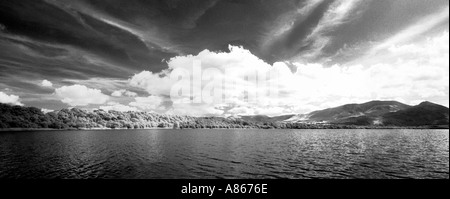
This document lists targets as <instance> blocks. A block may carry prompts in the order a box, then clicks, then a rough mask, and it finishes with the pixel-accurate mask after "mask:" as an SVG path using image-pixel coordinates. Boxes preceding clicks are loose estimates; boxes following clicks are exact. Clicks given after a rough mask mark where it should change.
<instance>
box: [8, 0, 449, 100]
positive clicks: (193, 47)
mask: <svg viewBox="0 0 450 199" xmlns="http://www.w3.org/2000/svg"><path fill="white" fill-rule="evenodd" d="M317 2H319V3H318V4H317V5H315V6H312V7H311V8H310V9H311V10H310V11H308V12H306V13H300V10H302V9H303V8H305V7H308V6H309V5H310V4H312V3H314V1H311V0H283V1H280V0H126V1H125V0H78V1H73V0H14V1H6V0H3V1H0V48H1V52H0V85H2V86H4V87H9V88H11V89H15V90H22V91H23V92H31V93H44V92H45V91H42V90H40V89H37V88H36V87H33V86H32V85H29V84H24V83H23V82H20V81H18V79H28V80H42V79H48V80H51V81H52V82H56V83H60V84H61V85H64V84H66V83H65V82H66V81H67V80H68V81H69V82H72V80H75V81H76V80H89V79H93V78H99V79H101V78H104V79H122V80H126V79H128V78H129V77H130V76H132V75H133V74H135V73H139V72H141V71H143V70H149V71H152V72H159V71H161V70H164V69H166V68H167V65H166V63H164V62H163V60H169V59H170V58H172V57H174V56H178V55H187V54H197V53H199V52H201V51H203V50H205V49H209V50H212V51H227V50H228V45H230V44H231V45H240V46H243V47H244V48H246V49H249V50H250V51H251V52H252V53H253V54H255V55H256V56H258V57H260V58H261V59H263V60H265V61H266V62H268V63H274V62H277V61H283V62H286V63H288V61H299V60H298V58H299V57H300V58H301V59H302V60H301V61H304V62H314V61H323V60H327V61H328V62H329V63H342V62H346V61H349V60H351V59H353V58H354V57H355V56H359V53H361V52H362V51H364V50H365V49H364V46H365V45H367V43H370V42H372V41H378V40H382V39H386V38H388V37H390V36H392V35H393V34H395V33H396V32H399V31H401V30H402V29H404V28H406V27H408V26H409V25H411V24H412V23H414V22H415V21H417V20H418V19H421V18H422V17H424V16H426V15H429V14H432V13H434V12H437V11H438V10H439V9H441V8H442V7H448V4H449V3H448V0H431V1H425V0H395V1H394V0H367V1H364V3H362V4H361V5H359V4H358V5H357V6H356V8H355V9H354V10H352V11H351V13H352V14H351V15H349V16H350V18H351V19H345V20H343V21H342V22H340V23H336V25H335V26H333V27H332V28H329V29H327V30H326V31H323V32H320V34H318V35H316V36H313V37H308V36H310V35H311V33H312V32H313V31H314V30H316V29H317V28H318V26H319V25H320V24H321V23H323V22H324V21H323V20H325V19H324V15H325V14H326V13H327V12H328V11H329V10H330V9H331V8H332V6H333V5H334V4H336V3H339V2H346V1H340V0H324V1H317ZM325 22H326V21H325ZM283 23H287V24H290V27H289V28H288V29H286V30H284V32H283V33H282V34H279V35H277V34H273V32H277V31H279V30H280V29H281V27H282V25H283ZM330 23H334V22H333V21H331V22H330ZM280 24H281V25H280ZM442 26H445V27H446V28H445V29H448V23H447V24H443V25H442ZM323 38H326V39H328V40H329V41H327V43H325V44H324V46H323V47H320V48H318V47H317V44H318V42H320V41H317V40H320V39H323ZM312 51H314V52H315V51H317V52H318V53H316V54H314V55H312V56H310V57H305V56H303V55H304V54H307V53H310V52H312ZM291 69H292V70H294V71H295V68H293V67H292V68H291ZM99 81H100V80H99ZM122 86H123V85H122ZM31 88H32V89H31ZM109 90H110V89H109Z"/></svg>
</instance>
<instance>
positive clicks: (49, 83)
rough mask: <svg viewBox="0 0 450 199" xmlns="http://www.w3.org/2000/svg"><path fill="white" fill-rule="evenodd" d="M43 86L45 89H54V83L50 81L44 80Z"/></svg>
mask: <svg viewBox="0 0 450 199" xmlns="http://www.w3.org/2000/svg"><path fill="white" fill-rule="evenodd" d="M41 86H43V87H53V83H52V82H50V81H48V80H43V81H42V82H41Z"/></svg>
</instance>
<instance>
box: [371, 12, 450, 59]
mask: <svg viewBox="0 0 450 199" xmlns="http://www.w3.org/2000/svg"><path fill="white" fill-rule="evenodd" d="M448 19H449V7H448V6H447V7H446V8H443V9H442V10H440V11H439V12H437V13H435V14H432V15H429V16H426V17H424V18H422V19H421V20H419V21H417V22H416V23H415V24H413V25H411V26H409V27H408V28H406V29H404V30H402V31H400V32H399V33H397V34H395V35H394V36H392V37H390V38H388V39H387V40H385V41H383V42H381V43H379V44H377V45H375V46H374V47H372V49H371V50H370V52H369V53H368V54H369V55H368V56H373V55H374V54H376V53H377V52H379V51H381V50H386V49H388V48H391V47H392V46H395V45H399V44H404V43H405V42H408V41H409V40H411V39H414V38H415V37H417V36H420V35H423V34H424V33H425V32H427V31H429V30H430V29H432V28H434V27H435V26H437V25H439V24H441V23H443V22H445V21H446V20H448Z"/></svg>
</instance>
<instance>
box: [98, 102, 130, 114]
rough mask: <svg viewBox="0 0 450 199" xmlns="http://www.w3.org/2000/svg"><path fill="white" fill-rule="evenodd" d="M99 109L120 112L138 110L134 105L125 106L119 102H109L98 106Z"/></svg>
mask: <svg viewBox="0 0 450 199" xmlns="http://www.w3.org/2000/svg"><path fill="white" fill-rule="evenodd" d="M99 109H102V110H104V111H111V110H112V111H120V112H128V111H138V109H137V108H136V107H131V106H126V105H123V104H119V103H116V102H109V103H108V104H107V106H100V108H99Z"/></svg>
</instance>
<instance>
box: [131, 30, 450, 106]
mask: <svg viewBox="0 0 450 199" xmlns="http://www.w3.org/2000/svg"><path fill="white" fill-rule="evenodd" d="M448 40H449V33H448V32H444V33H442V34H439V35H437V36H434V37H430V38H428V39H427V40H425V41H422V42H415V43H409V44H406V45H397V46H393V47H392V48H389V52H388V53H386V54H383V55H380V57H377V58H376V59H377V60H380V62H378V63H375V64H367V65H361V64H351V65H339V64H336V65H333V66H331V67H327V66H324V65H322V64H319V63H306V64H302V63H293V64H294V65H295V66H296V67H297V68H298V70H297V72H295V73H292V72H291V70H290V68H289V66H288V65H286V64H285V63H280V62H279V63H275V64H273V65H270V64H268V63H266V62H264V61H263V60H261V59H259V58H258V57H256V56H255V55H253V54H252V53H251V52H250V51H248V50H246V49H244V48H241V47H235V46H230V52H211V51H208V50H205V51H203V52H201V53H199V54H198V55H187V56H178V57H175V58H173V59H171V60H170V61H168V65H169V69H168V70H167V71H165V72H163V73H161V74H154V73H150V72H146V71H144V72H142V73H140V74H137V75H135V76H134V77H133V78H131V79H130V83H131V84H132V85H135V86H138V87H140V88H142V89H146V90H147V91H148V92H149V93H150V94H154V95H158V96H169V95H170V91H171V88H173V87H174V86H176V85H179V84H177V81H174V80H172V79H171V78H170V76H171V75H172V74H173V72H174V71H177V69H183V70H185V71H188V72H189V73H191V74H192V72H193V67H192V66H193V63H195V62H201V66H202V69H203V72H205V71H206V70H208V69H217V71H226V70H230V71H233V69H235V72H231V73H224V74H222V75H220V74H219V75H218V76H216V78H219V79H220V78H225V77H226V78H227V79H232V80H235V84H234V85H230V84H228V82H223V85H222V87H223V95H225V96H227V97H229V100H227V101H226V102H220V103H216V102H214V101H213V102H211V103H206V102H205V101H202V103H197V104H192V103H183V102H185V101H186V100H187V101H191V100H192V99H191V98H190V97H191V96H190V94H192V93H193V91H192V90H191V91H190V92H188V93H187V95H184V96H182V97H181V98H179V99H175V100H174V99H172V102H173V107H172V108H173V110H171V111H172V112H174V113H186V114H196V115H243V114H266V115H280V114H289V113H307V112H309V111H313V110H317V109H324V108H329V107H334V106H339V105H343V104H347V103H353V102H355V103H362V102H367V101H371V100H399V101H402V102H405V103H409V102H412V101H416V100H417V99H422V100H428V101H436V100H438V101H436V102H438V103H442V104H448V102H446V101H448V96H449V94H448V88H449V86H448V81H449V79H448V77H449V75H448V74H449V67H448V66H449V62H448V60H449V58H448V56H449V48H448ZM169 71H171V72H169ZM252 72H253V74H254V73H266V74H276V75H275V76H274V77H278V81H274V82H273V83H276V85H277V88H279V93H278V94H279V95H278V96H276V97H272V96H270V95H261V94H262V93H267V91H269V90H270V88H269V86H268V85H258V84H254V83H253V82H251V81H246V80H244V79H243V77H245V76H247V77H250V78H252ZM192 78H193V77H192V76H189V78H188V79H192ZM211 82H213V81H212V80H210V79H203V80H200V81H198V82H196V83H191V86H195V85H196V84H200V83H201V85H202V87H201V88H202V89H203V90H204V89H205V87H206V86H205V85H208V84H209V83H211ZM155 85H163V86H162V87H157V86H155ZM246 89H249V90H246ZM245 91H254V92H255V93H256V94H257V96H258V97H257V99H256V101H254V102H248V101H247V100H246V94H245ZM202 94H203V95H205V93H204V92H203V93H202ZM208 94H209V93H206V95H208ZM202 97H204V96H195V95H194V96H193V98H194V99H195V98H202ZM247 97H248V96H247ZM442 99H444V100H442ZM445 99H447V100H445ZM223 107H226V108H223ZM148 108H154V107H148Z"/></svg>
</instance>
